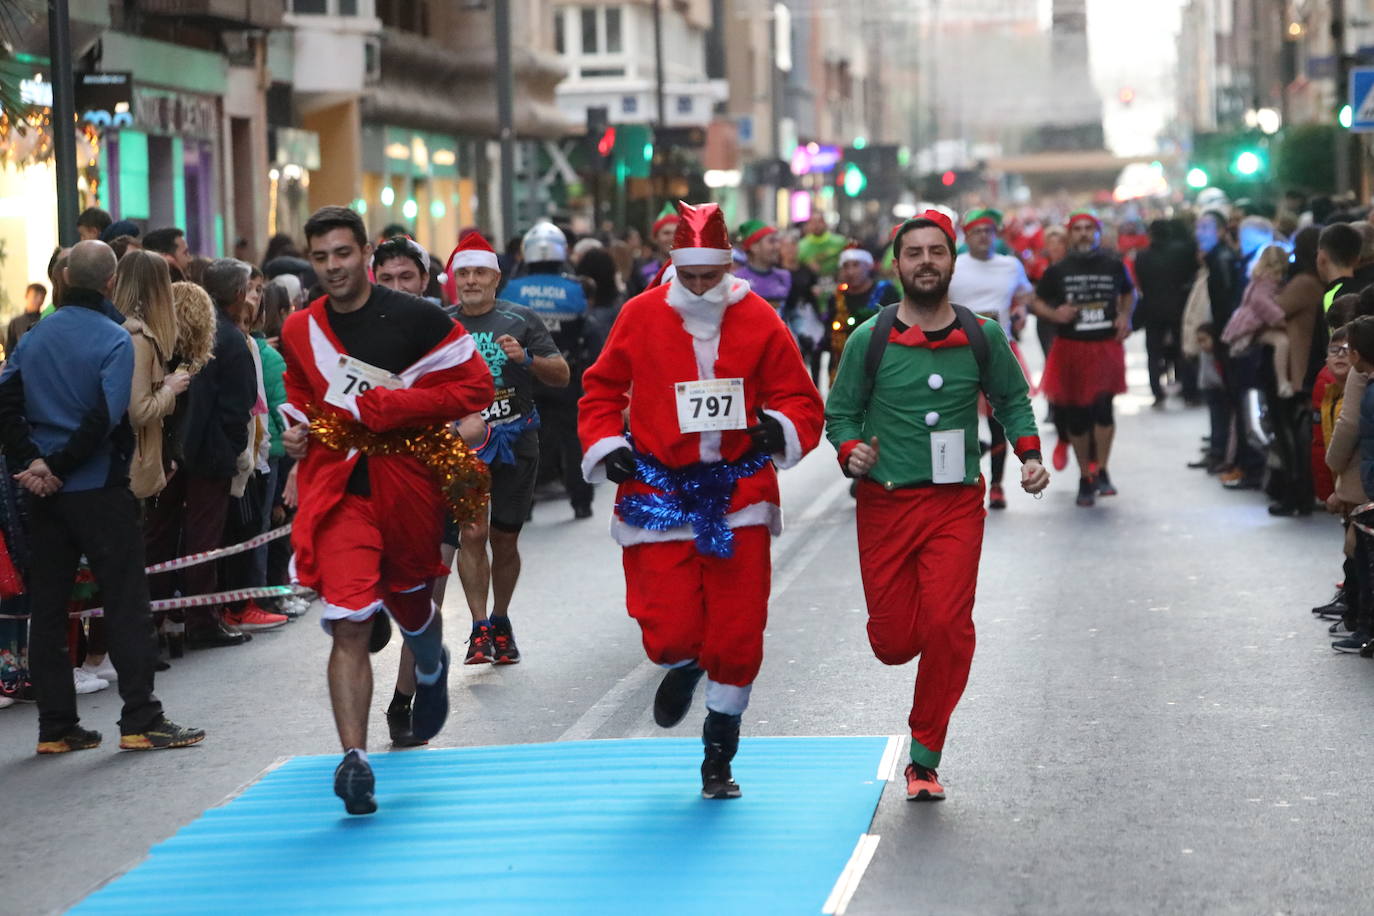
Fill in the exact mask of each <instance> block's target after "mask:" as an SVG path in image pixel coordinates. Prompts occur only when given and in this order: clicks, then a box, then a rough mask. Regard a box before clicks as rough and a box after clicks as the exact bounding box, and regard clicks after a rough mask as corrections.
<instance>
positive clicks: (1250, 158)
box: [1234, 149, 1264, 178]
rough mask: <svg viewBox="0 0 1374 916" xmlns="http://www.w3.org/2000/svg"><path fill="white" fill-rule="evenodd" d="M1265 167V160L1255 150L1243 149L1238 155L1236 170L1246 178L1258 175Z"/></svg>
mask: <svg viewBox="0 0 1374 916" xmlns="http://www.w3.org/2000/svg"><path fill="white" fill-rule="evenodd" d="M1263 169H1264V160H1263V159H1261V158H1260V156H1259V154H1258V153H1256V152H1255V151H1254V150H1248V149H1247V150H1242V151H1241V152H1240V153H1238V154H1237V155H1236V161H1235V165H1234V170H1235V173H1236V174H1237V175H1241V176H1243V177H1246V178H1250V177H1253V176H1255V175H1258V174H1259V173H1260V172H1261V171H1263Z"/></svg>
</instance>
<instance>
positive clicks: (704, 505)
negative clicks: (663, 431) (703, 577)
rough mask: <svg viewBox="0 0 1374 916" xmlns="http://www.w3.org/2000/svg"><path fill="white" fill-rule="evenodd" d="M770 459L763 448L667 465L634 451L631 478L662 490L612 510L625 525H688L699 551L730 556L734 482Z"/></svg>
mask: <svg viewBox="0 0 1374 916" xmlns="http://www.w3.org/2000/svg"><path fill="white" fill-rule="evenodd" d="M770 460H771V459H770V457H769V456H768V455H766V454H764V453H762V452H752V453H750V454H749V455H746V456H745V457H743V458H741V459H739V460H738V461H713V462H710V463H704V462H697V463H696V464H690V465H688V466H687V467H685V468H669V467H667V466H666V465H664V464H663V462H661V461H659V460H658V459H657V458H654V457H653V456H651V455H646V454H643V453H642V452H639V451H636V452H635V464H636V473H635V478H636V479H637V480H640V481H643V482H644V483H646V484H648V485H649V486H651V487H653V488H654V489H656V490H662V491H663V492H661V493H643V494H633V495H630V496H626V497H623V498H622V499H621V500H620V501H619V502H617V503H616V506H615V509H616V512H618V513H619V514H620V518H621V519H622V520H623V521H624V522H625V523H626V524H628V525H634V526H635V527H636V528H644V529H647V530H649V531H668V530H670V529H673V528H677V527H679V526H682V525H691V526H692V532H693V533H694V534H695V535H696V545H697V550H698V551H699V552H700V553H703V554H707V555H708V556H713V557H729V556H731V555H732V554H733V553H734V551H735V534H734V532H733V531H731V530H730V525H729V523H727V522H726V520H725V514H726V511H727V510H728V509H729V508H730V499H731V497H733V496H734V494H735V483H736V482H737V481H739V480H742V479H744V478H745V477H752V476H753V475H754V474H757V473H758V472H759V471H761V470H762V469H763V467H764V465H766V464H768V462H769V461H770Z"/></svg>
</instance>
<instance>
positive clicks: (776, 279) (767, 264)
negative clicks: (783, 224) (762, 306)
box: [734, 219, 792, 315]
mask: <svg viewBox="0 0 1374 916" xmlns="http://www.w3.org/2000/svg"><path fill="white" fill-rule="evenodd" d="M739 247H740V250H741V251H743V252H744V256H745V258H746V261H745V263H743V264H741V265H739V266H738V267H736V268H735V271H734V273H735V276H736V277H739V278H740V279H741V280H748V281H749V288H750V289H751V290H753V291H754V292H755V293H758V294H759V295H760V296H761V297H763V298H764V299H765V300H766V301H767V302H768V304H769V305H771V306H773V308H774V309H776V310H777V312H778V314H780V315H781V314H782V307H783V305H784V304H785V303H786V302H787V297H788V294H790V293H791V292H792V273H791V271H788V270H785V269H783V268H782V267H779V266H778V261H779V259H780V258H781V256H782V246H781V245H780V244H779V240H778V230H777V229H775V228H773V227H772V226H770V225H768V224H767V223H765V222H763V221H762V220H757V219H751V220H750V221H749V222H747V223H745V224H744V225H742V226H740V227H739Z"/></svg>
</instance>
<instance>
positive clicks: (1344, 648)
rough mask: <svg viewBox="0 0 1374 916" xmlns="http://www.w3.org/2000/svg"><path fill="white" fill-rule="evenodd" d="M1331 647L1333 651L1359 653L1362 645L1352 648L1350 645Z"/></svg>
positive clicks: (1350, 653)
mask: <svg viewBox="0 0 1374 916" xmlns="http://www.w3.org/2000/svg"><path fill="white" fill-rule="evenodd" d="M1331 648H1332V650H1333V651H1336V652H1340V653H1342V654H1343V655H1359V654H1360V649H1361V648H1362V647H1361V646H1355V647H1353V648H1351V647H1349V646H1332V647H1331Z"/></svg>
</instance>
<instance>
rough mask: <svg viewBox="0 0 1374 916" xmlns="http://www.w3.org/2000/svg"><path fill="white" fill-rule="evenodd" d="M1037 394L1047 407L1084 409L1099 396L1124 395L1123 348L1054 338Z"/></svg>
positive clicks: (1116, 344) (1115, 342) (1112, 342)
mask: <svg viewBox="0 0 1374 916" xmlns="http://www.w3.org/2000/svg"><path fill="white" fill-rule="evenodd" d="M1040 390H1041V391H1043V392H1044V393H1045V399H1046V400H1048V401H1049V402H1050V403H1051V404H1063V405H1065V406H1066V407H1087V406H1088V405H1090V404H1092V403H1093V402H1094V401H1096V400H1097V399H1098V398H1100V397H1102V396H1103V395H1114V394H1125V393H1126V348H1125V347H1124V346H1123V345H1122V343H1121V341H1119V340H1070V339H1068V338H1065V337H1056V338H1055V339H1054V346H1052V347H1050V355H1049V356H1048V357H1046V359H1045V372H1044V375H1042V376H1041V379H1040Z"/></svg>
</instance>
